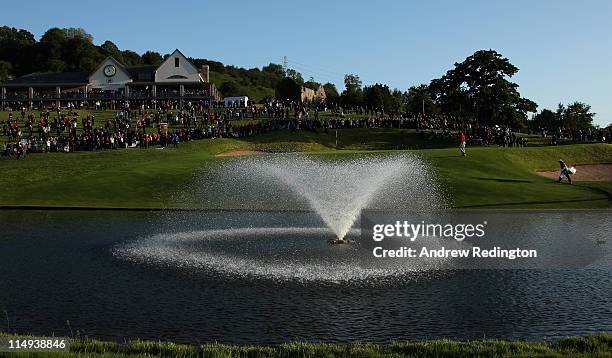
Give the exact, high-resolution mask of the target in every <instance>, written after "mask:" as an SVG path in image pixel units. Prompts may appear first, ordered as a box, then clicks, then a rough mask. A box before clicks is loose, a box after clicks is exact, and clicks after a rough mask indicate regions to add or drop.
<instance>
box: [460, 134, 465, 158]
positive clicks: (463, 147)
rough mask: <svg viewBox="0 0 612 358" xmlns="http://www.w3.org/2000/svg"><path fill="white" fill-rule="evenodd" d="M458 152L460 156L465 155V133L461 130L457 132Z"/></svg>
mask: <svg viewBox="0 0 612 358" xmlns="http://www.w3.org/2000/svg"><path fill="white" fill-rule="evenodd" d="M459 152H460V153H461V156H463V157H465V156H466V154H465V134H463V132H460V133H459Z"/></svg>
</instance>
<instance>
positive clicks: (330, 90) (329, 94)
mask: <svg viewBox="0 0 612 358" xmlns="http://www.w3.org/2000/svg"><path fill="white" fill-rule="evenodd" d="M323 89H324V90H325V97H326V98H327V103H329V104H337V103H338V102H339V101H340V95H339V94H338V90H337V89H336V85H334V84H333V83H330V82H327V83H326V84H324V85H323Z"/></svg>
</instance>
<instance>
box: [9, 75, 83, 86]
mask: <svg viewBox="0 0 612 358" xmlns="http://www.w3.org/2000/svg"><path fill="white" fill-rule="evenodd" d="M88 79H89V72H43V73H41V72H35V73H30V74H28V75H25V76H21V77H17V78H15V79H13V80H10V81H6V82H4V83H5V84H10V85H19V84H47V83H56V84H77V83H78V84H80V83H82V84H86V83H87V82H88Z"/></svg>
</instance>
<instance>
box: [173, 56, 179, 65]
mask: <svg viewBox="0 0 612 358" xmlns="http://www.w3.org/2000/svg"><path fill="white" fill-rule="evenodd" d="M174 67H179V58H178V57H175V58H174Z"/></svg>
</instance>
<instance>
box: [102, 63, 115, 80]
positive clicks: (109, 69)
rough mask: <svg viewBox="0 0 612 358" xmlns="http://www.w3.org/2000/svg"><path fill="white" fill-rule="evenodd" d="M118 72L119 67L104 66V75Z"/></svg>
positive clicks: (108, 75)
mask: <svg viewBox="0 0 612 358" xmlns="http://www.w3.org/2000/svg"><path fill="white" fill-rule="evenodd" d="M116 73H117V67H115V66H113V65H106V66H105V67H104V75H105V76H106V77H113V76H114V75H115V74H116Z"/></svg>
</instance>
